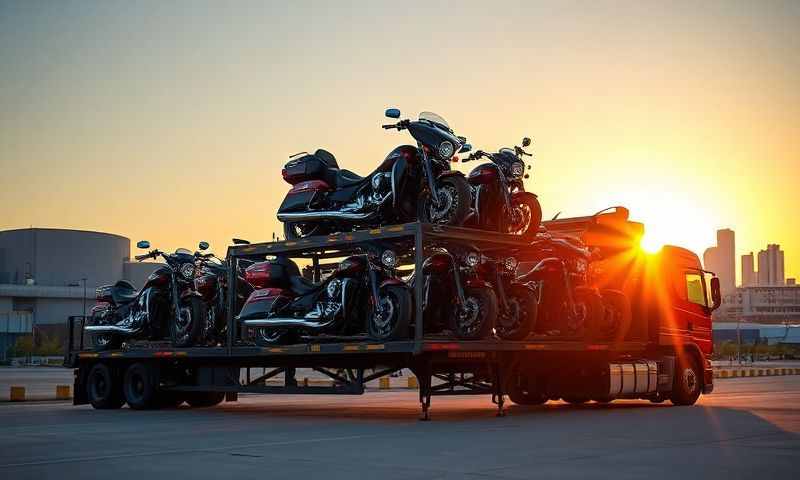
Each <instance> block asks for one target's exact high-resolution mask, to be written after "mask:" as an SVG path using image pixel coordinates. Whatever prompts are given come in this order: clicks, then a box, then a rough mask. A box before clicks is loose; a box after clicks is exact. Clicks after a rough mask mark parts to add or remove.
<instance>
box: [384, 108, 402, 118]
mask: <svg viewBox="0 0 800 480" xmlns="http://www.w3.org/2000/svg"><path fill="white" fill-rule="evenodd" d="M386 116H387V117H389V118H400V109H399V108H387V109H386Z"/></svg>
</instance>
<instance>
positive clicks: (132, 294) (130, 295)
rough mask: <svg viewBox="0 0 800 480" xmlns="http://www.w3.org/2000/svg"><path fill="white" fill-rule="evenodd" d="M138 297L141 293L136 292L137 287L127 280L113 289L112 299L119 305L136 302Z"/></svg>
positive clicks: (119, 282)
mask: <svg viewBox="0 0 800 480" xmlns="http://www.w3.org/2000/svg"><path fill="white" fill-rule="evenodd" d="M138 295H139V292H138V291H136V287H134V286H133V284H132V283H131V282H129V281H127V280H120V281H118V282H117V283H115V284H114V286H113V287H112V288H111V298H112V299H113V300H114V303H116V304H117V305H119V304H123V303H130V302H132V301H133V300H135V299H136V297H137V296H138Z"/></svg>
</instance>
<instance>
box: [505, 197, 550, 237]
mask: <svg viewBox="0 0 800 480" xmlns="http://www.w3.org/2000/svg"><path fill="white" fill-rule="evenodd" d="M511 208H512V210H513V211H514V212H509V213H507V214H506V218H504V219H503V221H502V222H501V224H502V226H503V233H510V234H512V235H518V236H520V237H521V238H522V239H524V240H533V238H534V237H535V236H536V234H537V233H538V232H539V227H540V226H541V224H542V206H541V204H539V199H538V198H536V195H534V194H532V193H530V192H517V193H515V194H514V195H512V196H511ZM512 215H513V218H522V219H524V222H522V223H519V224H515V223H514V222H512V221H511V220H512V218H509V217H511V216H512Z"/></svg>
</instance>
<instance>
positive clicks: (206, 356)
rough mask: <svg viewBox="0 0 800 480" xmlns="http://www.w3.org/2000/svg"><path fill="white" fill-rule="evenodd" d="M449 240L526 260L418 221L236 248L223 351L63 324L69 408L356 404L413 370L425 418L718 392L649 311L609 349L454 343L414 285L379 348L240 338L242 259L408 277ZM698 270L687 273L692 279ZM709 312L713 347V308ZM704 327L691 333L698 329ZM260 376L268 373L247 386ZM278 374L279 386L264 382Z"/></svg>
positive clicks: (472, 236)
mask: <svg viewBox="0 0 800 480" xmlns="http://www.w3.org/2000/svg"><path fill="white" fill-rule="evenodd" d="M444 242H447V244H449V245H452V244H462V245H467V246H470V247H473V248H477V249H479V250H481V251H482V252H505V253H506V254H512V253H513V254H514V255H518V256H519V258H520V260H523V261H524V259H525V254H526V247H527V245H526V244H525V243H524V242H523V241H521V240H520V239H519V238H518V237H515V236H512V235H505V234H499V233H492V232H484V231H478V230H473V229H466V228H457V227H444V226H435V225H430V224H421V223H409V224H403V225H394V226H387V227H383V228H377V229H372V230H364V231H356V232H349V233H341V234H335V235H327V236H318V237H308V238H304V239H300V240H296V241H280V242H269V243H259V244H248V245H236V246H231V247H229V249H228V255H227V259H228V261H229V264H230V266H231V267H232V268H230V269H229V278H228V283H227V284H228V285H229V286H231V287H230V288H229V289H228V304H229V308H228V309H227V310H228V315H227V341H226V342H223V343H224V344H220V345H217V346H198V347H191V348H174V347H171V346H169V345H168V343H166V342H130V343H128V344H123V346H122V347H121V348H120V349H119V350H111V351H93V350H91V349H89V348H86V347H85V345H87V344H88V342H86V341H85V340H86V339H85V337H86V335H85V333H84V331H83V330H84V329H83V327H84V326H85V323H86V318H85V317H79V316H76V317H70V318H69V320H68V345H67V348H66V354H65V366H66V367H69V368H73V369H74V372H75V380H74V392H75V393H74V402H73V403H74V404H75V405H81V404H86V403H90V400H94V401H93V402H92V403H93V405H94V406H95V407H96V408H118V407H120V406H122V405H123V404H124V402H125V399H124V396H123V394H122V392H123V389H124V388H125V389H128V390H129V392H133V393H131V395H134V396H135V398H136V401H135V402H133V403H131V400H130V398H129V400H128V403H129V404H130V405H131V407H134V408H157V407H158V406H160V405H167V404H170V403H173V404H174V403H175V399H180V398H187V396H188V397H189V398H193V399H194V401H193V402H189V403H190V404H194V405H211V404H215V403H218V402H220V401H221V400H222V399H223V398H225V399H226V400H228V401H233V400H236V399H237V395H238V394H239V393H257V394H270V393H273V394H356V395H357V394H363V393H364V391H365V384H366V383H367V382H369V381H371V380H374V379H377V378H379V377H382V376H385V375H389V374H391V373H393V372H396V371H398V370H401V369H410V370H411V371H412V372H413V373H414V375H416V377H417V379H418V385H419V401H420V405H421V408H422V419H424V420H427V419H429V418H430V417H429V407H430V405H431V397H432V396H436V395H491V398H492V402H493V403H494V404H496V405H497V410H498V415H500V416H502V415H504V399H505V397H506V395H508V396H510V398H511V399H512V400H513V401H514V402H515V403H519V404H539V403H543V402H544V401H547V400H548V399H552V398H563V399H565V400H566V401H569V402H572V403H582V402H585V401H589V400H595V401H600V402H606V401H610V400H613V399H617V398H646V399H650V400H651V401H654V402H660V401H663V400H665V399H670V400H672V401H673V403H677V404H691V403H694V401H695V400H696V399H697V396H699V394H700V392H704V393H709V392H711V390H712V389H713V383H712V382H713V380H712V375H711V370H710V362H709V361H708V360H707V358H706V353H707V349H705V350H706V352H704V347H703V345H702V344H701V342H699V341H697V338H696V337H697V331H694V332H690V331H688V330H686V329H685V328H684V329H677V330H676V329H674V328H671V327H670V328H665V326H664V323H665V322H673V321H674V318H673V316H672V315H671V314H669V312H659V311H658V310H659V309H653V308H638V309H634V312H635V315H641V316H643V317H640V318H636V317H635V318H634V319H633V322H632V324H631V328H630V329H629V330H628V331H627V332H626V333H625V336H624V338H617V339H615V340H614V341H606V342H600V341H591V340H586V339H580V338H559V337H552V336H544V335H542V336H531V337H529V338H528V339H526V340H521V341H507V340H499V339H496V338H488V339H485V340H457V339H454V338H448V337H445V336H442V335H426V334H425V333H424V332H425V329H424V325H423V321H424V320H423V315H422V302H420V301H419V299H421V298H422V282H415V286H414V291H413V292H412V293H413V297H414V299H415V301H414V312H413V316H412V328H411V330H412V331H413V333H412V334H410V335H409V337H410V338H408V339H396V340H391V341H385V342H378V341H371V340H369V339H368V338H366V337H357V336H354V337H336V336H330V335H327V336H326V335H320V336H313V337H305V338H303V339H302V343H295V344H290V345H275V346H267V347H264V346H256V345H254V344H252V343H251V342H249V341H247V339H246V337H245V336H243V335H242V334H241V333H242V332H241V331H240V326H239V322H238V320H237V319H236V314H237V313H238V312H236V309H235V299H236V292H235V286H236V283H237V282H236V281H235V280H236V277H235V275H237V271H238V268H236V267H237V266H238V264H239V262H241V261H248V260H249V261H262V260H264V259H265V258H268V257H270V256H275V255H286V256H290V257H292V258H297V259H304V260H305V261H306V263H307V264H308V268H307V269H306V270H308V271H310V272H311V275H312V276H313V279H314V280H319V278H320V275H322V273H323V272H324V269H325V266H326V261H328V260H330V259H333V258H341V257H344V256H347V255H349V254H352V253H355V252H364V251H366V250H368V249H370V248H375V246H376V245H380V248H389V247H390V248H394V249H395V250H396V251H398V252H409V253H408V254H406V255H404V256H403V258H404V261H405V263H406V265H405V266H406V268H409V269H413V270H414V271H417V272H420V271H421V267H422V263H423V261H424V259H425V252H426V249H428V248H429V247H431V246H434V245H437V244H441V243H444ZM695 258H696V257H695ZM690 263H691V262H690ZM695 270H697V268H696V267H695V268H694V269H692V268H691V267H687V271H692V272H693V271H695ZM700 275H701V278H703V277H702V272H700ZM703 281H704V282H705V280H703ZM704 285H705V283H704ZM704 288H705V287H704ZM704 291H705V290H704ZM704 311H707V313H708V315H707V317H708V325H707V327H708V336H709V338H708V340H709V344H710V309H709V307H708V305H706V307H705V310H704ZM644 317H646V318H644ZM699 317H702V315H700V316H699ZM699 317H698V319H695V320H694V326H695V327H692V326H691V324H690V328H697V327H705V325H703V322H702V321H698V320H700V319H699ZM673 323H674V322H673ZM673 326H674V325H673ZM256 368H258V369H259V372H264V373H263V374H261V375H258V376H254V375H253V374H252V373H253V369H256ZM297 368H310V369H313V370H314V371H316V372H318V373H319V374H321V375H325V376H327V377H329V378H330V379H331V380H332V382H331V385H330V386H318V385H311V386H307V385H298V384H297V382H296V380H295V378H294V371H295V369H297ZM262 369H263V370H262ZM243 373H244V375H243ZM281 374H283V376H284V382H283V385H274V384H273V382H267V380H269V379H271V378H274V377H276V376H279V375H281ZM97 395H104V397H102V398H101V400H102V401H100V402H98V401H97ZM137 395H138V396H137ZM90 397H94V398H90ZM178 401H180V400H178Z"/></svg>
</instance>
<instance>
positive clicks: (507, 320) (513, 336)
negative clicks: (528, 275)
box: [496, 284, 538, 340]
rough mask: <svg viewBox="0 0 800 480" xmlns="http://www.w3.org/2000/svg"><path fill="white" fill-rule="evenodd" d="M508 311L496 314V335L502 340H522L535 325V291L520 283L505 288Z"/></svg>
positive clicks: (536, 305) (536, 306)
mask: <svg viewBox="0 0 800 480" xmlns="http://www.w3.org/2000/svg"><path fill="white" fill-rule="evenodd" d="M506 297H507V300H506V302H507V303H508V309H509V311H508V312H501V313H499V314H498V316H497V327H496V331H497V336H498V337H500V338H501V339H503V340H522V339H524V338H526V337H527V336H528V335H530V334H531V332H532V331H533V329H534V327H535V325H536V314H537V308H538V304H537V295H536V292H533V291H531V290H530V289H529V288H527V287H525V286H524V285H520V284H512V285H511V286H510V288H508V289H507V290H506Z"/></svg>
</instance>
